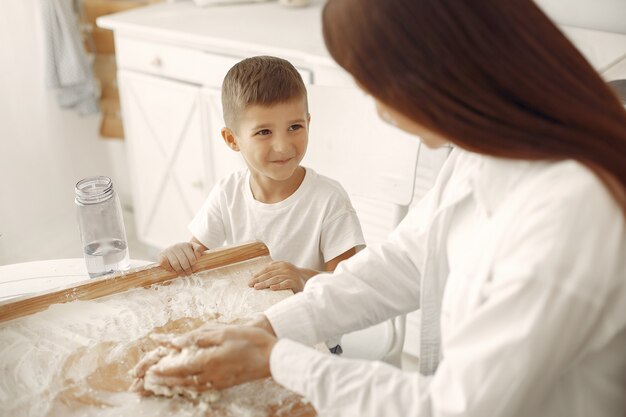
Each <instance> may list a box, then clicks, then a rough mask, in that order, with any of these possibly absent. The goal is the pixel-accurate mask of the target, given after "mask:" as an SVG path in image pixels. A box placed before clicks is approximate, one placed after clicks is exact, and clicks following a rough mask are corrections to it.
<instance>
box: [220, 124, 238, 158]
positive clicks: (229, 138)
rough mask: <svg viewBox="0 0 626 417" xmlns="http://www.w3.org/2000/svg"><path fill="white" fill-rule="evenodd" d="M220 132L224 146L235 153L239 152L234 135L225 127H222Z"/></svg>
mask: <svg viewBox="0 0 626 417" xmlns="http://www.w3.org/2000/svg"><path fill="white" fill-rule="evenodd" d="M221 132H222V138H223V139H224V143H226V146H228V147H229V148H230V149H232V150H233V151H235V152H239V144H238V143H237V137H236V136H235V133H234V132H233V131H232V130H230V129H229V128H227V127H223V128H222V130H221Z"/></svg>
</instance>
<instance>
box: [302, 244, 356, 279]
mask: <svg viewBox="0 0 626 417" xmlns="http://www.w3.org/2000/svg"><path fill="white" fill-rule="evenodd" d="M355 254H356V247H354V248H352V249H348V250H347V251H345V252H344V253H342V254H341V255H339V256H337V257H336V258H334V259H331V260H330V261H328V262H326V263H325V264H324V270H325V271H326V272H333V271H334V270H335V268H337V265H339V262H341V261H345V260H346V259H348V258H350V257H352V256H354V255H355ZM315 275H317V274H315ZM311 276H313V275H311Z"/></svg>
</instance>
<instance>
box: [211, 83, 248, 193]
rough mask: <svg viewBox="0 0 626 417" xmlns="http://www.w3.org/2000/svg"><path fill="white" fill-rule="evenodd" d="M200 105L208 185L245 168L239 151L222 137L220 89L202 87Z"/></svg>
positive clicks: (222, 122)
mask: <svg viewBox="0 0 626 417" xmlns="http://www.w3.org/2000/svg"><path fill="white" fill-rule="evenodd" d="M202 107H203V115H204V120H205V130H206V132H207V138H206V144H207V155H208V158H209V159H208V162H207V171H208V173H209V178H210V180H209V181H210V184H209V185H210V187H212V186H213V185H214V184H215V182H217V181H218V180H219V179H220V178H223V177H225V176H226V175H228V174H230V173H232V172H235V171H240V170H242V169H245V168H246V164H245V162H244V160H243V158H242V156H241V154H240V153H239V152H235V151H233V150H232V149H230V148H229V147H228V146H227V145H226V143H224V140H223V139H222V135H221V132H220V131H221V129H222V128H223V127H224V117H223V113H222V97H221V91H220V90H219V89H217V88H209V87H205V88H203V89H202Z"/></svg>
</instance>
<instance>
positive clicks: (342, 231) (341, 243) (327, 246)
mask: <svg viewBox="0 0 626 417" xmlns="http://www.w3.org/2000/svg"><path fill="white" fill-rule="evenodd" d="M346 198H347V197H346ZM320 246H321V250H322V253H323V255H324V262H328V261H331V260H333V259H335V258H336V257H337V256H339V255H341V254H342V253H344V252H346V251H348V250H350V249H352V248H357V251H358V250H361V249H362V248H363V247H365V238H364V237H363V231H362V230H361V223H360V222H359V218H358V217H357V214H356V211H355V210H354V209H353V208H352V207H351V206H350V204H349V201H348V202H347V207H345V208H343V209H341V211H340V212H339V213H338V214H337V215H335V216H333V217H332V218H331V219H329V221H327V222H325V223H324V224H323V225H322V233H321V237H320Z"/></svg>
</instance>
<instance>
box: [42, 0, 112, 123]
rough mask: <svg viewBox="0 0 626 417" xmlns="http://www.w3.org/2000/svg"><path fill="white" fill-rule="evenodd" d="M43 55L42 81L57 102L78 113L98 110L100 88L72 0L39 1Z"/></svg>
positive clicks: (86, 113)
mask: <svg viewBox="0 0 626 417" xmlns="http://www.w3.org/2000/svg"><path fill="white" fill-rule="evenodd" d="M39 6H40V7H39V9H40V12H41V22H42V26H43V41H44V51H45V55H46V56H45V58H46V63H45V64H46V83H47V85H48V86H49V87H52V88H58V89H59V94H58V97H57V98H58V102H59V105H60V106H61V107H63V108H74V109H76V110H77V111H78V113H79V114H80V115H88V114H94V113H98V111H99V107H98V99H99V98H100V87H99V85H98V83H97V81H96V79H95V77H94V74H93V70H92V68H91V65H90V63H89V60H88V59H87V54H86V53H85V50H84V48H83V43H82V40H81V36H80V30H79V27H78V19H77V15H76V13H75V11H74V10H75V9H74V3H73V0H39Z"/></svg>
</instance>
